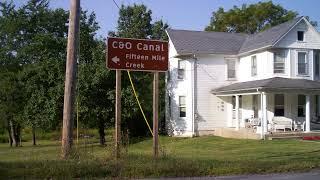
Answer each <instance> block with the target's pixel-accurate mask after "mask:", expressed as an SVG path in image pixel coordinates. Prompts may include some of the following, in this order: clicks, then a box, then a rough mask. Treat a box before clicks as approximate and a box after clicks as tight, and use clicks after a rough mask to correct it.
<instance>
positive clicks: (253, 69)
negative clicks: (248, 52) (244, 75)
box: [251, 56, 257, 76]
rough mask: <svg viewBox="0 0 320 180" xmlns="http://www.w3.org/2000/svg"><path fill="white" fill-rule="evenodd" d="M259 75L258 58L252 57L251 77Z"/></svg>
mask: <svg viewBox="0 0 320 180" xmlns="http://www.w3.org/2000/svg"><path fill="white" fill-rule="evenodd" d="M255 75H257V56H251V76H255Z"/></svg>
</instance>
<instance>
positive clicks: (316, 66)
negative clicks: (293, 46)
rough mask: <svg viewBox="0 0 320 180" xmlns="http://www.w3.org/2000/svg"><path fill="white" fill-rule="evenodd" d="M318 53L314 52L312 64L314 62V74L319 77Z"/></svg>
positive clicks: (319, 60)
mask: <svg viewBox="0 0 320 180" xmlns="http://www.w3.org/2000/svg"><path fill="white" fill-rule="evenodd" d="M319 55H320V53H318V52H316V53H315V57H314V62H315V63H314V64H315V75H316V76H318V77H319V75H320V71H319V70H320V57H319Z"/></svg>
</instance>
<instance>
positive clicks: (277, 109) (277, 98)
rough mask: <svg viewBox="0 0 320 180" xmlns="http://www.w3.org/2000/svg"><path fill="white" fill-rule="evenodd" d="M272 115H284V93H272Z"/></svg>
mask: <svg viewBox="0 0 320 180" xmlns="http://www.w3.org/2000/svg"><path fill="white" fill-rule="evenodd" d="M274 116H284V95H283V94H275V95H274Z"/></svg>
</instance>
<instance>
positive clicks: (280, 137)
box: [267, 136, 303, 140]
mask: <svg viewBox="0 0 320 180" xmlns="http://www.w3.org/2000/svg"><path fill="white" fill-rule="evenodd" d="M302 138H303V137H301V136H269V137H267V139H268V140H281V139H302Z"/></svg>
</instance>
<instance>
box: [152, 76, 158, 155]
mask: <svg viewBox="0 0 320 180" xmlns="http://www.w3.org/2000/svg"><path fill="white" fill-rule="evenodd" d="M152 104H153V107H152V108H153V157H155V158H157V157H158V155H159V139H158V138H159V135H158V129H159V128H158V125H159V121H158V120H159V111H158V110H159V73H158V72H154V73H153V103H152Z"/></svg>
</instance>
